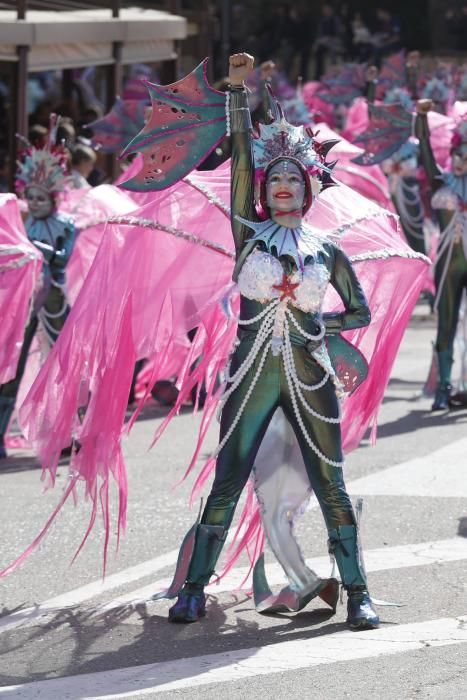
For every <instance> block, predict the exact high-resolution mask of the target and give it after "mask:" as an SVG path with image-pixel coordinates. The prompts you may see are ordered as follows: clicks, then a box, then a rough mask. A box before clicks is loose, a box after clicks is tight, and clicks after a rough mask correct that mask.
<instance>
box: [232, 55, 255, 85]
mask: <svg viewBox="0 0 467 700" xmlns="http://www.w3.org/2000/svg"><path fill="white" fill-rule="evenodd" d="M254 61H255V59H254V58H253V56H250V54H249V53H234V54H232V56H230V58H229V81H230V84H231V85H243V81H244V80H245V79H246V78H247V77H248V76H249V74H250V73H251V71H252V70H253V64H254Z"/></svg>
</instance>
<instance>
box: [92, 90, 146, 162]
mask: <svg viewBox="0 0 467 700" xmlns="http://www.w3.org/2000/svg"><path fill="white" fill-rule="evenodd" d="M148 105H149V98H148V99H147V100H122V99H120V98H117V100H116V102H115V104H114V105H113V107H112V109H111V110H110V112H108V113H107V114H106V115H105V116H104V117H102V118H101V119H96V121H94V122H91V124H88V126H89V128H90V129H92V132H93V136H92V142H93V145H94V146H96V147H98V148H100V149H101V150H102V151H104V153H120V152H121V151H122V149H123V148H125V146H126V145H127V143H128V142H129V141H131V140H132V139H134V137H135V136H136V135H137V134H138V132H139V131H140V130H141V129H142V128H143V126H144V111H145V109H146V108H147V106H148Z"/></svg>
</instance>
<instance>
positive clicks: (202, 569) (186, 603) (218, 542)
mask: <svg viewBox="0 0 467 700" xmlns="http://www.w3.org/2000/svg"><path fill="white" fill-rule="evenodd" d="M226 536H227V529H226V528H224V527H223V526H222V525H204V524H200V525H198V527H197V529H196V537H195V544H194V548H193V554H192V556H191V561H190V566H189V569H188V574H187V579H186V583H185V585H184V587H183V588H182V590H181V591H180V593H179V595H178V598H177V602H176V603H175V605H173V606H172V607H171V608H170V610H169V620H170V622H197V620H199V618H200V617H203V616H204V615H205V604H206V597H205V595H204V592H203V589H204V586H206V585H207V584H208V583H209V579H210V578H211V576H212V574H213V573H214V569H215V566H216V563H217V560H218V558H219V555H220V553H221V550H222V547H223V546H224V542H225V538H226Z"/></svg>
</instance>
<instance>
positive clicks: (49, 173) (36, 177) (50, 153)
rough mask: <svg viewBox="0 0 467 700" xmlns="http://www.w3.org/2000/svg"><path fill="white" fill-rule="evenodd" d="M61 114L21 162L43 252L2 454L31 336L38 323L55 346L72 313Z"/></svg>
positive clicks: (2, 390)
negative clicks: (58, 135) (58, 133)
mask: <svg viewBox="0 0 467 700" xmlns="http://www.w3.org/2000/svg"><path fill="white" fill-rule="evenodd" d="M57 123H58V122H57V119H56V117H55V116H54V117H53V118H52V121H51V128H50V132H49V139H48V142H47V144H46V146H45V147H44V148H36V147H34V146H32V145H31V144H28V147H27V151H26V153H25V155H24V157H23V159H22V161H21V162H20V164H19V166H18V172H17V179H16V187H17V190H18V192H20V193H21V194H22V195H24V198H25V200H26V202H27V205H28V212H29V215H28V217H27V219H26V222H25V228H26V232H27V235H28V238H29V240H30V241H31V242H32V243H33V244H34V245H35V247H36V248H37V249H38V250H39V251H40V252H41V253H42V256H43V264H42V275H41V279H40V284H39V285H38V286H37V287H36V289H35V292H34V296H33V299H32V304H31V314H30V317H29V320H28V323H27V325H26V328H25V331H24V339H23V344H22V348H21V353H20V356H19V360H18V364H17V370H16V375H15V377H14V378H13V379H11V380H10V381H8V382H7V383H5V384H3V385H1V386H0V459H1V458H5V457H6V456H7V455H6V449H5V433H6V430H7V427H8V423H9V421H10V419H11V416H12V414H13V411H14V408H15V402H16V397H17V394H18V389H19V385H20V382H21V379H22V377H23V374H24V370H25V366H26V361H27V357H28V353H29V350H30V348H31V344H32V341H33V339H34V336H35V334H36V331H37V330H38V327H39V324H40V326H41V327H42V329H43V331H44V335H45V338H46V339H47V341H48V343H49V344H50V345H52V344H53V343H54V342H55V341H56V339H57V338H58V335H59V333H60V331H61V329H62V328H63V326H64V323H65V320H66V318H67V316H68V313H69V308H70V307H69V304H68V301H67V296H66V291H65V288H66V272H65V268H66V266H67V263H68V261H69V259H70V256H71V253H72V250H73V245H74V242H75V237H76V230H75V226H74V223H73V220H72V218H71V217H68V216H64V215H62V214H59V213H58V212H57V208H56V198H57V195H58V194H59V193H61V192H63V190H64V189H65V187H66V185H67V182H68V176H67V174H66V153H65V151H64V149H63V148H62V147H61V146H55V145H54V140H55V139H54V136H55V130H56V127H57Z"/></svg>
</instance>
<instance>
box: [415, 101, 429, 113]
mask: <svg viewBox="0 0 467 700" xmlns="http://www.w3.org/2000/svg"><path fill="white" fill-rule="evenodd" d="M415 109H416V111H417V114H428V112H429V111H430V110H431V109H433V102H432V101H431V100H417V104H416V105H415Z"/></svg>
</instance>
